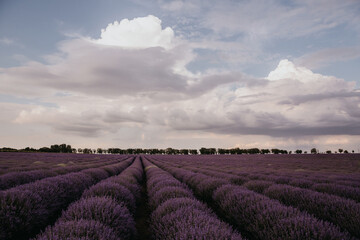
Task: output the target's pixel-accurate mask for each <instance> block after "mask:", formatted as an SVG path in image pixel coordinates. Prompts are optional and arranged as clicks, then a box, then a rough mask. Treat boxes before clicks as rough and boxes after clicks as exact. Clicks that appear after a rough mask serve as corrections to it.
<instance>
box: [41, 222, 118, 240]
mask: <svg viewBox="0 0 360 240" xmlns="http://www.w3.org/2000/svg"><path fill="white" fill-rule="evenodd" d="M36 239H37V240H50V239H51V240H63V239H67V240H77V239H82V240H95V239H97V240H120V239H122V238H119V237H117V236H116V233H115V232H114V231H113V229H112V228H110V227H108V226H106V225H104V224H102V223H101V222H99V221H95V220H85V219H79V220H72V221H66V222H58V223H57V224H55V226H53V227H50V228H47V229H46V230H45V232H44V233H43V234H42V235H40V236H39V237H37V238H36Z"/></svg>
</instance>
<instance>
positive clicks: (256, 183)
mask: <svg viewBox="0 0 360 240" xmlns="http://www.w3.org/2000/svg"><path fill="white" fill-rule="evenodd" d="M163 163H164V162H163ZM167 164H172V165H174V163H169V162H167ZM176 165H177V164H175V166H176ZM184 169H188V170H191V171H194V172H199V173H202V174H206V175H207V176H211V177H216V178H221V179H227V180H228V181H229V182H231V183H233V184H238V185H243V186H244V187H246V188H247V189H250V190H253V191H255V192H258V193H261V194H264V195H266V196H267V197H270V198H272V199H276V200H279V201H281V202H282V203H283V204H285V205H287V206H293V207H296V208H299V209H301V210H303V211H306V212H308V213H310V214H313V215H314V216H316V217H318V218H320V219H323V220H326V221H330V222H332V223H334V224H336V225H338V226H340V227H341V229H343V230H345V231H348V232H350V233H351V234H353V235H354V236H357V237H359V236H360V230H359V227H358V226H359V224H360V204H359V203H358V202H357V200H358V199H359V194H360V191H359V189H358V188H353V187H348V186H344V185H336V184H331V183H323V184H314V186H320V187H322V188H320V189H318V188H313V189H306V188H304V189H302V188H299V187H296V186H295V187H294V186H290V185H286V184H278V183H287V184H293V183H297V182H299V180H296V179H295V180H292V181H289V180H288V178H283V177H278V176H274V175H264V176H263V178H261V179H264V178H265V179H267V180H250V179H251V177H252V176H251V175H249V176H247V177H248V178H244V177H243V176H238V175H234V174H228V173H222V172H221V171H219V169H217V170H204V169H203V168H199V167H196V168H191V167H184ZM256 176H257V177H259V174H257V175H256ZM256 179H257V178H256ZM286 180H288V181H286ZM353 189H355V190H353ZM315 190H320V191H324V190H326V191H327V192H330V191H331V193H336V194H337V195H333V194H327V193H321V192H317V191H315ZM335 190H339V191H338V192H336V191H335ZM348 190H352V191H348ZM338 195H339V196H338ZM343 196H347V197H350V199H347V198H344V197H343ZM352 199H355V201H354V200H352Z"/></svg>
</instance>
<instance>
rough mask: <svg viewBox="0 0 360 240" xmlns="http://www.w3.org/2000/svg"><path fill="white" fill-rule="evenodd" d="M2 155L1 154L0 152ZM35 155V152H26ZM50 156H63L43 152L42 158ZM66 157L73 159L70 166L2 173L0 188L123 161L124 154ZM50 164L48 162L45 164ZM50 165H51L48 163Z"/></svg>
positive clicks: (57, 158)
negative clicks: (85, 158)
mask: <svg viewBox="0 0 360 240" xmlns="http://www.w3.org/2000/svg"><path fill="white" fill-rule="evenodd" d="M12 154H14V153H12ZM0 155H2V154H0ZM28 155H30V156H31V155H35V154H28ZM49 155H50V156H51V157H52V160H54V161H55V160H56V161H58V162H59V161H62V160H63V158H64V156H65V155H63V154H44V156H43V158H44V159H46V158H47V157H49ZM66 156H67V157H71V158H70V159H71V160H72V161H73V164H71V165H70V166H61V167H56V168H52V169H48V168H47V167H46V168H44V169H37V170H29V171H16V170H14V169H12V170H13V171H10V172H8V173H5V174H3V175H0V190H6V189H9V188H12V187H15V186H18V185H21V184H25V183H30V182H33V181H36V180H40V179H43V178H47V177H54V176H57V175H61V174H66V173H71V172H79V171H81V170H84V169H89V168H97V167H101V166H105V165H111V164H115V163H117V162H119V161H123V160H124V159H125V158H127V157H126V156H121V157H116V158H101V159H99V158H96V159H88V160H87V161H86V162H85V161H84V158H83V157H79V155H75V154H72V155H70V154H67V155H66ZM45 165H46V166H47V165H50V164H45ZM50 166H51V165H50Z"/></svg>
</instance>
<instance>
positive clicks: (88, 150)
mask: <svg viewBox="0 0 360 240" xmlns="http://www.w3.org/2000/svg"><path fill="white" fill-rule="evenodd" d="M83 153H84V154H92V153H93V151H92V150H91V149H90V148H84V149H83Z"/></svg>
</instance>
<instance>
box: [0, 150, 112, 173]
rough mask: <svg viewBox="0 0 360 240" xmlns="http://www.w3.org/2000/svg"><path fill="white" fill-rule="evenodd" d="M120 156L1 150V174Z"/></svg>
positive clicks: (77, 164)
mask: <svg viewBox="0 0 360 240" xmlns="http://www.w3.org/2000/svg"><path fill="white" fill-rule="evenodd" d="M118 157H119V155H117V156H116V155H115V156H114V155H101V156H100V155H88V154H71V153H22V152H0V175H2V174H5V173H8V172H20V171H22V172H23V171H32V170H39V169H48V170H51V169H54V168H61V167H67V166H73V165H76V166H83V165H88V164H93V163H94V162H103V161H111V160H113V159H116V158H118Z"/></svg>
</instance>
